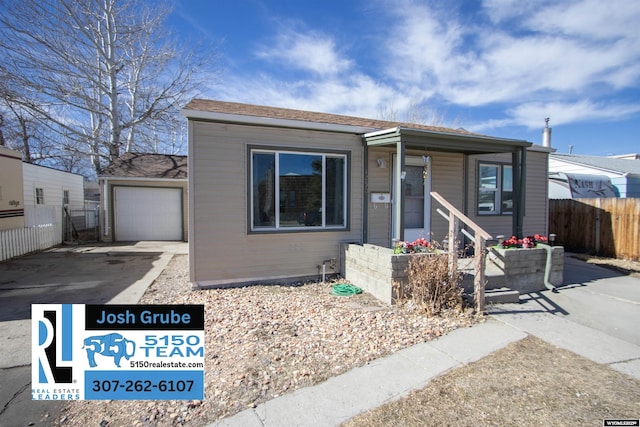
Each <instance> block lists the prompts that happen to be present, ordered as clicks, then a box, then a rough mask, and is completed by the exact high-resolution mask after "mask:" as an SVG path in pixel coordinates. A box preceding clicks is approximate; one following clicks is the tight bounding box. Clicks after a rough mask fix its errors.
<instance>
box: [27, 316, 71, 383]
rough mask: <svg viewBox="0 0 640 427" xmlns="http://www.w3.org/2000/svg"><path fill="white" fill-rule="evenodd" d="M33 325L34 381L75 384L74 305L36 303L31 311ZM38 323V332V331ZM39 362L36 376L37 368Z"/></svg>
mask: <svg viewBox="0 0 640 427" xmlns="http://www.w3.org/2000/svg"><path fill="white" fill-rule="evenodd" d="M31 317H32V320H31V321H32V322H33V330H32V332H33V335H32V352H33V354H32V358H33V369H34V372H33V374H32V382H35V381H33V380H35V379H36V378H37V379H38V383H40V384H55V383H59V384H64V383H72V382H73V369H72V367H71V366H69V365H70V364H71V362H72V356H73V347H72V343H73V342H72V338H73V336H72V332H73V328H72V325H73V306H72V305H71V304H62V305H60V306H56V305H53V304H42V305H39V304H34V305H32V308H31ZM36 323H37V329H36V328H35V326H36ZM36 363H37V369H38V371H37V377H35V374H36V372H35V368H36Z"/></svg>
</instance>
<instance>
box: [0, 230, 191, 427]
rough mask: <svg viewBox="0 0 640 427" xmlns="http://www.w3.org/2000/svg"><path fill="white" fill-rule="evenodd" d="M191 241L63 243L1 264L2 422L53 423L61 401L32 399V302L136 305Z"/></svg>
mask: <svg viewBox="0 0 640 427" xmlns="http://www.w3.org/2000/svg"><path fill="white" fill-rule="evenodd" d="M187 250H188V248H187V243H178V242H139V243H135V244H98V245H92V246H61V247H57V248H53V249H50V250H47V251H44V252H39V253H35V254H30V255H25V256H22V257H18V258H14V259H11V260H7V261H3V262H0V426H2V427H13V426H51V425H53V423H54V418H55V417H56V416H57V414H58V413H59V411H60V408H61V405H62V404H61V403H60V402H57V401H34V400H31V390H30V386H31V304H56V303H65V304H107V303H111V304H136V303H137V302H138V301H139V299H140V297H142V295H143V294H144V291H145V290H146V288H147V287H148V286H149V285H150V284H151V283H153V281H154V280H155V279H156V278H157V277H158V276H159V275H160V273H161V272H162V270H164V268H165V267H166V266H167V264H168V263H169V261H170V260H171V258H172V257H173V255H174V254H176V253H187Z"/></svg>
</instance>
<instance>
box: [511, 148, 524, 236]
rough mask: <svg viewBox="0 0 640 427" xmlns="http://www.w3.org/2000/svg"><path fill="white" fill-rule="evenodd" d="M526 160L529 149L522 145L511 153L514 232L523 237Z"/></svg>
mask: <svg viewBox="0 0 640 427" xmlns="http://www.w3.org/2000/svg"><path fill="white" fill-rule="evenodd" d="M526 161H527V149H526V148H525V147H522V148H521V149H520V151H514V152H513V153H512V155H511V163H512V168H513V169H512V173H513V177H512V178H513V213H512V223H513V226H512V228H513V234H514V235H516V236H518V237H520V238H522V237H524V236H523V233H524V205H525V200H526V199H525V185H526V179H525V174H526Z"/></svg>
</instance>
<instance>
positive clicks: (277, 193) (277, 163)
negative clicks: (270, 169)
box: [248, 147, 349, 233]
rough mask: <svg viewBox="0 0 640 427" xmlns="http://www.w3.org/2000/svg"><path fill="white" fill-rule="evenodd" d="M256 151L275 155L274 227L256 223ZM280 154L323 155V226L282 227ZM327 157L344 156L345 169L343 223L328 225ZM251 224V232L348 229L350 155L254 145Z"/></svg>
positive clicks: (250, 185) (250, 175)
mask: <svg viewBox="0 0 640 427" xmlns="http://www.w3.org/2000/svg"><path fill="white" fill-rule="evenodd" d="M254 153H268V154H274V155H275V171H274V174H275V189H274V192H275V200H274V203H275V207H276V208H275V226H273V227H270V226H269V227H267V226H264V227H261V226H257V227H256V226H255V225H254V217H253V215H254V205H253V178H254V177H253V171H254V169H253V154H254ZM280 154H298V155H307V156H322V190H321V191H322V225H321V226H301V227H290V226H288V227H282V226H281V225H280V180H279V179H278V177H279V171H280V156H279V155H280ZM327 157H333V158H342V159H343V160H344V170H343V177H344V178H343V181H344V183H343V191H342V193H343V196H342V206H343V212H342V215H343V218H342V222H343V223H342V224H341V225H326V216H325V212H326V166H327V163H326V162H327ZM249 162H250V165H249V182H248V187H249V224H250V232H251V233H261V232H267V233H273V232H290V231H295V232H300V231H335V230H347V229H348V220H347V219H348V210H349V209H348V206H349V205H348V189H349V184H348V177H349V173H348V171H349V156H348V154H347V153H344V152H332V151H305V150H286V149H275V148H274V149H266V148H256V147H252V148H250V149H249Z"/></svg>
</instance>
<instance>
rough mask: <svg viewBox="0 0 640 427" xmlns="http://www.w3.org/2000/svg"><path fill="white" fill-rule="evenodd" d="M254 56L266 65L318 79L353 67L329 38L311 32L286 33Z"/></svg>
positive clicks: (290, 31)
mask: <svg viewBox="0 0 640 427" xmlns="http://www.w3.org/2000/svg"><path fill="white" fill-rule="evenodd" d="M256 55H257V56H258V57H259V58H261V59H264V60H266V61H268V62H274V63H283V64H284V65H286V66H288V67H291V68H294V69H300V70H305V71H310V72H313V73H317V74H321V75H326V74H337V73H340V72H343V71H346V70H348V69H349V68H351V67H352V63H351V61H350V60H349V59H346V58H343V57H342V56H341V54H340V52H338V50H337V49H336V43H335V41H334V40H333V39H332V38H331V37H328V36H325V35H323V34H320V33H317V32H313V31H309V32H306V33H302V32H297V31H294V30H291V29H285V30H283V31H282V32H281V33H280V34H278V35H277V36H276V38H275V41H274V42H273V44H271V45H263V46H261V47H260V49H259V50H258V52H257V53H256Z"/></svg>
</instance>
